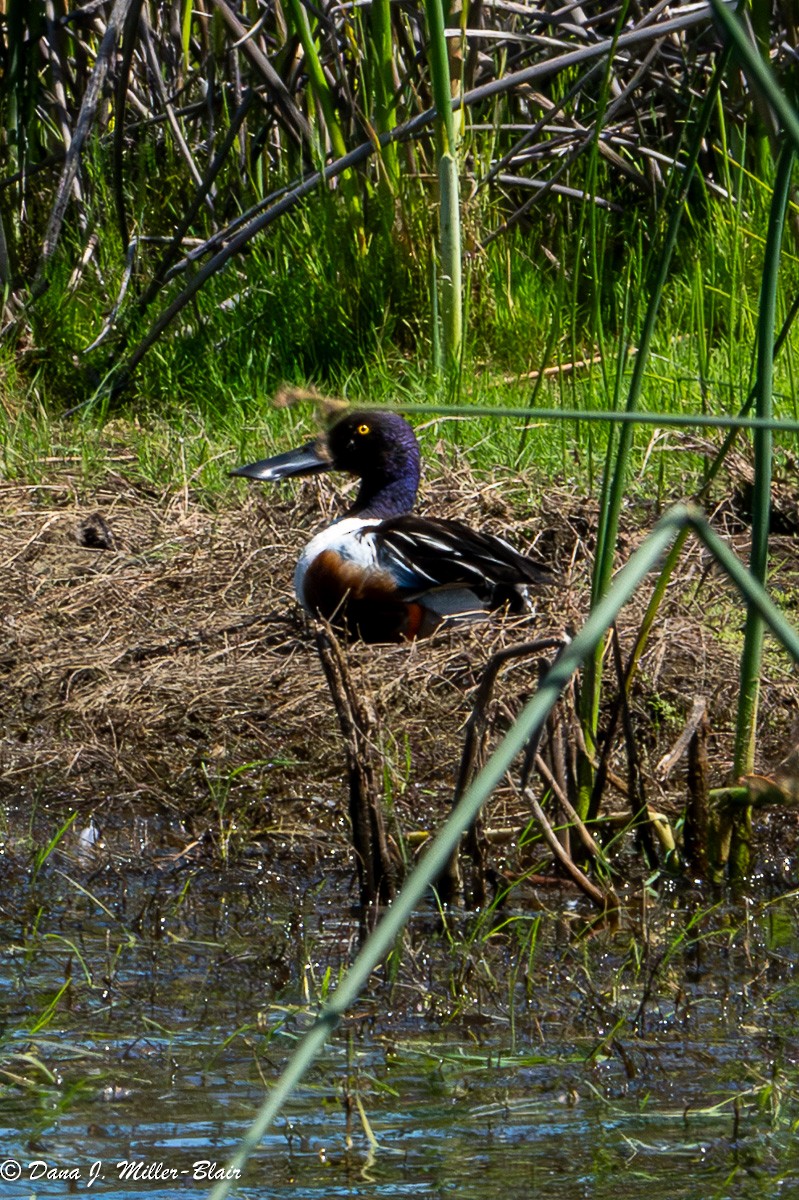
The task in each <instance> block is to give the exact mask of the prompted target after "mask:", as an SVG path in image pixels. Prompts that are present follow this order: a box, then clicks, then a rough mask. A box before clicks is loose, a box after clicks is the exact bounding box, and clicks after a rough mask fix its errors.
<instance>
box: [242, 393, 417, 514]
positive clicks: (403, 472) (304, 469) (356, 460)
mask: <svg viewBox="0 0 799 1200" xmlns="http://www.w3.org/2000/svg"><path fill="white" fill-rule="evenodd" d="M319 471H349V473H350V474H351V475H357V476H358V477H359V478H360V480H361V487H360V490H359V492H358V498H357V500H356V501H355V504H353V506H352V508H351V509H350V512H351V513H352V514H353V515H367V516H379V517H388V516H394V515H397V514H399V513H406V512H410V510H411V509H412V508H413V504H414V501H415V499H416V492H417V489H418V487H419V476H420V473H421V457H420V454H419V443H418V442H417V441H416V435H415V434H414V432H413V430H412V429H411V427H410V425H409V424H408V422H407V421H406V420H404V418H403V417H401V416H400V415H399V413H393V412H378V411H377V410H375V411H368V412H351V413H348V414H347V416H345V417H342V418H341V420H339V421H337V422H336V424H335V425H333V427H332V428H331V429H330V430H329V431H328V433H327V434H326V435H325V436H324V437H321V438H318V439H316V440H315V441H313V442H307V443H306V445H304V446H300V447H299V449H297V450H290V451H289V452H288V454H277V455H275V457H274V458H264V459H261V461H260V462H255V463H250V464H249V465H247V466H245V467H237V468H236V469H235V471H231V474H232V475H244V476H246V477H247V478H248V479H261V480H265V481H267V482H270V483H274V482H276V481H277V480H279V479H288V478H289V477H290V476H292V475H313V474H316V473H317V472H319Z"/></svg>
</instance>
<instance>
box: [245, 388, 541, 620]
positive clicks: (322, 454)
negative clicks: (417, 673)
mask: <svg viewBox="0 0 799 1200" xmlns="http://www.w3.org/2000/svg"><path fill="white" fill-rule="evenodd" d="M332 470H336V471H348V472H350V474H352V475H356V476H358V477H359V478H360V480H361V486H360V489H359V491H358V495H357V498H356V500H355V503H354V504H353V505H352V506H351V508H350V510H349V511H348V513H347V514H346V515H345V516H344V517H342V518H341V519H340V520H338V521H335V522H334V523H333V524H332V525H329V526H327V527H326V528H325V529H323V530H322V531H321V532H320V533H318V534H317V535H316V537H314V538H312V539H311V541H310V542H309V543H308V545H307V546H306V547H305V549H304V550H303V552H302V554H301V556H300V560H299V562H298V563H297V569H296V571H295V573H294V587H295V591H296V593H297V599H298V600H299V601H300V603H301V604H302V606H303V608H305V609H306V611H307V612H309V613H311V614H319V615H321V616H323V617H325V618H326V619H327V620H330V621H332V622H333V623H334V624H335V625H337V626H338V627H339V628H341V629H342V630H344V631H345V632H346V633H348V634H349V635H350V636H352V637H358V638H361V639H362V640H363V641H366V642H395V641H403V640H406V639H412V638H416V637H425V636H427V635H428V634H430V633H432V632H433V631H434V630H435V629H437V628H438V627H439V625H441V624H442V623H443V622H453V621H469V620H474V619H476V618H479V617H480V616H483V615H485V614H486V613H487V612H490V611H491V610H493V609H497V608H502V607H503V606H505V605H507V606H508V607H509V608H510V609H511V610H512V611H514V612H521V611H525V610H530V611H531V610H532V604H531V600H530V588H531V587H536V586H540V585H541V584H545V583H549V582H551V575H550V573H549V571H548V570H547V569H546V567H545V566H544V565H543V564H542V563H540V562H537V561H536V560H535V559H532V558H529V557H527V556H526V555H523V554H519V553H518V551H516V550H514V549H513V547H512V546H510V545H509V544H508V543H507V542H506V541H504V540H503V539H502V538H498V537H494V536H493V535H492V534H487V533H481V532H479V531H477V530H473V529H470V528H469V527H468V526H466V525H462V524H461V523H460V522H459V521H437V520H434V519H431V518H428V517H417V516H413V515H411V509H412V508H413V506H414V504H415V502H416V494H417V491H418V488H419V478H420V474H421V456H420V453H419V443H418V442H417V440H416V435H415V434H414V432H413V430H412V428H411V426H410V425H409V424H408V422H407V421H406V420H405V419H404V418H403V417H401V416H399V414H398V413H393V412H378V411H366V412H352V413H349V414H348V415H347V416H345V417H343V418H342V419H341V420H340V421H338V422H337V423H336V424H335V425H334V426H333V427H332V429H331V430H330V431H329V433H328V434H327V436H326V437H324V438H321V439H319V440H317V441H314V442H308V443H307V444H306V445H305V446H301V447H300V448H299V449H298V450H292V451H290V452H289V453H288V454H279V455H276V456H275V457H274V458H268V459H263V460H262V461H260V462H257V463H251V464H249V465H248V466H245V467H238V468H237V469H236V470H235V471H233V472H232V474H234V475H244V476H247V477H248V478H250V479H260V480H266V481H276V480H279V479H285V478H288V477H289V476H292V475H309V474H312V473H315V472H317V471H332Z"/></svg>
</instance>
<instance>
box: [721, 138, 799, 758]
mask: <svg viewBox="0 0 799 1200" xmlns="http://www.w3.org/2000/svg"><path fill="white" fill-rule="evenodd" d="M793 160H794V148H793V145H792V143H791V142H790V141H789V140H788V139H786V140H785V142H784V144H783V148H782V152H781V154H780V158H779V162H778V164H777V178H776V180H775V184H774V196H773V198H772V202H771V213H770V215H769V225H768V232H767V234H766V249H765V253H764V260H763V279H762V284H761V289H760V310H759V315H758V329H757V385H756V399H755V409H756V412H757V415H758V417H760V419H761V420H763V421H768V420H770V419H771V417H772V404H773V398H772V388H773V379H774V327H775V322H776V308H777V281H778V278H779V266H780V255H781V249H782V233H783V229H784V227H785V214H786V211H787V207H788V197H789V194H790V187H791V175H792V172H793ZM752 441H753V445H754V453H755V482H754V494H753V497H752V548H751V555H750V561H749V569H750V571H751V573H752V576H753V577H754V578H755V579H756V580H757V581H758V583H760V584H763V585H765V582H766V572H767V570H768V542H769V526H770V517H771V456H772V433H771V430H770V429H769V428H768V427H767V426H763V427H761V428H759V429H755V431H754V433H753V435H752ZM763 633H764V625H763V618H762V616H761V614H760V612H759V611H758V610H757V608H756V607H754V606H753V605H751V604H750V606H749V609H748V612H747V618H746V630H745V634H744V648H743V653H742V655H741V690H740V694H739V699H738V722H737V729H736V735H735V754H734V763H733V773H734V774H735V775H736V776H738V775H744V774H750V773H751V772H752V770H753V769H754V761H755V741H756V731H757V709H758V700H759V696H760V675H761V662H762V656H763Z"/></svg>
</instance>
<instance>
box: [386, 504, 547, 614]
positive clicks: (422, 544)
mask: <svg viewBox="0 0 799 1200" xmlns="http://www.w3.org/2000/svg"><path fill="white" fill-rule="evenodd" d="M374 533H375V538H376V541H377V543H378V546H379V557H380V560H381V562H384V563H385V565H386V566H387V568H388V569H389V570H390V571H391V572H392V574H394V575H395V577H396V578H400V579H402V586H403V590H407V591H409V592H413V591H417V592H419V591H425V590H429V589H432V588H453V587H460V588H466V589H468V590H469V591H471V592H473V593H474V595H475V597H476V598H477V599H478V600H479V601H480V602H481V604H483V605H486V606H487V607H490V608H494V607H498V606H500V605H502V604H505V603H509V604H510V606H511V608H513V609H520V608H523V607H525V598H526V588H527V587H529V586H531V585H533V586H536V585H541V584H546V583H552V581H553V577H552V574H551V572H550V571H549V570H547V568H546V567H545V566H544V564H543V563H541V562H537V561H536V560H535V559H533V558H528V557H527V556H525V555H523V554H519V552H518V551H517V550H514V548H513V547H512V546H511V545H509V544H508V542H506V541H505V540H504V539H503V538H499V537H495V536H494V535H493V534H487V533H480V532H478V531H477V530H475V529H470V528H469V526H468V525H462V524H461V522H460V521H436V520H430V519H428V518H426V517H417V516H413V515H406V516H400V517H389V518H388V519H387V520H385V521H381V523H380V525H379V526H378V527H377V529H376V530H375V531H374Z"/></svg>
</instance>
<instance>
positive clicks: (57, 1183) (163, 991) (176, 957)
mask: <svg viewBox="0 0 799 1200" xmlns="http://www.w3.org/2000/svg"><path fill="white" fill-rule="evenodd" d="M317 865H318V870H317V872H316V875H315V876H314V877H313V878H311V877H307V876H303V874H302V873H301V872H297V871H293V872H288V871H284V870H283V869H281V868H279V867H278V866H276V865H275V863H274V862H272V863H270V864H267V863H266V861H265V860H263V859H261V858H260V857H259V856H258V855H253V857H252V859H251V860H249V861H246V862H244V863H240V864H238V865H237V867H236V869H235V870H234V869H229V870H227V871H213V870H210V869H208V867H207V866H205V867H202V868H200V867H198V866H197V865H195V864H191V863H187V862H181V861H180V860H178V861H177V862H176V861H173V860H171V859H170V857H169V855H165V856H164V858H163V859H162V860H159V861H158V862H153V861H149V862H148V863H138V864H137V863H136V862H135V861H134V860H132V859H130V858H128V859H126V860H125V861H124V862H121V861H119V860H115V861H114V862H110V863H105V864H102V863H100V862H99V861H98V862H97V863H95V864H94V869H92V864H87V863H86V862H85V861H79V860H78V858H76V857H75V856H73V857H72V858H71V859H70V858H67V857H60V858H59V857H58V856H57V855H55V856H53V857H52V859H51V860H50V861H49V862H48V863H47V865H46V868H45V869H43V871H42V872H41V873H40V875H39V877H38V878H37V879H35V880H32V879H31V877H30V874H29V873H28V872H27V871H26V870H22V869H21V868H20V867H19V866H15V865H14V863H13V862H11V861H9V864H8V866H9V870H8V871H7V872H6V875H5V880H4V884H5V886H4V889H3V895H2V904H1V905H0V917H1V921H2V923H1V924H0V938H1V941H0V946H2V975H1V976H0V1017H1V1018H2V1041H1V1042H0V1069H1V1070H2V1075H0V1083H1V1084H2V1091H0V1177H2V1179H3V1180H4V1182H3V1183H2V1186H0V1195H1V1196H3V1197H6V1196H7V1197H9V1198H10V1200H17V1198H19V1200H22V1198H23V1197H25V1198H28V1197H31V1196H36V1197H62V1196H68V1195H75V1194H78V1195H80V1194H87V1195H95V1196H96V1195H99V1196H114V1197H120V1198H125V1200H126V1198H127V1197H131V1198H132V1197H142V1196H158V1197H163V1198H164V1200H172V1197H178V1196H180V1197H185V1196H186V1195H187V1194H205V1193H207V1192H208V1190H209V1188H210V1182H209V1179H210V1178H212V1177H214V1176H215V1175H216V1174H218V1173H219V1172H220V1171H221V1170H223V1169H224V1165H225V1163H226V1162H227V1160H228V1159H229V1157H230V1155H231V1154H232V1153H233V1151H234V1149H235V1147H236V1145H237V1142H238V1139H239V1138H240V1137H241V1135H242V1134H243V1133H244V1131H245V1130H246V1128H247V1126H248V1125H249V1123H250V1121H251V1120H252V1118H253V1116H254V1114H255V1112H256V1111H257V1109H258V1106H259V1105H260V1104H261V1102H262V1101H263V1098H264V1094H265V1090H266V1089H267V1088H268V1087H269V1086H270V1084H272V1083H273V1082H274V1081H275V1080H276V1078H277V1077H278V1075H279V1072H280V1070H281V1068H282V1067H283V1065H284V1064H285V1062H286V1061H287V1059H288V1057H289V1055H290V1053H291V1051H292V1050H293V1048H294V1046H295V1045H296V1044H297V1041H298V1039H299V1038H300V1037H301V1035H302V1033H303V1031H304V1030H305V1029H307V1028H308V1025H309V1023H310V1021H311V1019H312V1016H313V1013H314V1011H315V1009H316V1005H317V1003H318V1001H319V999H320V998H321V997H323V995H324V993H325V990H326V989H327V988H328V987H331V986H334V985H335V980H336V978H337V977H338V975H339V972H340V971H341V970H343V969H344V968H345V967H346V964H347V962H348V961H349V960H350V959H351V957H352V954H353V951H354V948H355V946H356V945H357V937H358V930H357V921H356V919H355V917H354V916H353V915H352V914H351V913H350V912H349V910H348V909H347V907H346V906H345V905H342V902H341V897H342V896H349V895H350V894H351V892H352V888H351V879H350V875H349V872H348V871H346V870H344V869H342V866H341V864H340V862H337V861H336V855H335V854H334V853H332V852H331V856H330V861H328V862H323V863H321V864H317ZM527 900H529V905H528V904H527V903H525V905H524V906H520V907H519V908H518V909H516V910H513V911H509V912H506V913H504V914H503V921H502V925H501V927H495V928H494V929H493V930H490V927H489V926H487V925H485V926H482V927H480V926H479V925H478V924H477V923H476V922H475V920H474V919H468V918H467V919H463V920H460V921H459V920H457V919H454V920H453V922H452V924H451V926H450V935H449V937H448V938H444V937H442V936H441V934H440V932H439V927H438V922H437V919H436V917H435V914H434V913H433V912H432V911H427V912H423V913H420V914H419V916H418V918H417V920H416V921H415V923H414V926H413V928H412V930H411V931H410V935H409V938H408V941H407V943H406V945H405V947H404V949H403V951H402V955H401V957H400V959H399V961H397V962H395V963H394V964H393V965H392V966H391V968H390V972H392V973H393V974H391V978H387V977H386V973H385V972H381V973H376V975H375V977H374V979H373V981H372V983H371V986H370V988H369V990H368V992H367V993H366V995H365V996H364V997H363V1000H362V1002H361V1003H360V1004H359V1005H358V1006H357V1008H356V1010H355V1011H354V1012H353V1013H352V1014H351V1015H350V1017H349V1018H348V1019H347V1020H346V1021H345V1022H344V1024H343V1025H342V1027H341V1028H340V1029H339V1030H338V1031H337V1032H336V1034H335V1035H334V1037H333V1039H332V1040H331V1042H330V1043H329V1045H328V1047H327V1049H326V1052H325V1054H324V1055H323V1057H322V1058H321V1059H320V1060H319V1061H318V1062H317V1064H316V1065H315V1067H314V1068H313V1070H312V1071H311V1073H310V1074H309V1075H308V1076H307V1077H306V1079H305V1081H304V1082H303V1084H302V1086H301V1087H300V1089H298V1091H297V1092H296V1093H295V1094H294V1095H293V1097H292V1099H291V1101H290V1102H289V1104H288V1105H287V1107H286V1109H285V1110H284V1112H283V1113H282V1115H281V1117H280V1118H279V1120H278V1122H277V1124H276V1125H275V1126H274V1127H273V1128H272V1129H271V1130H270V1132H269V1134H268V1135H267V1137H266V1138H265V1139H264V1140H263V1142H262V1143H261V1145H260V1147H259V1149H258V1152H257V1154H256V1155H255V1156H254V1157H253V1158H252V1159H251V1161H250V1163H249V1165H248V1167H247V1169H246V1171H245V1173H244V1176H243V1178H242V1180H241V1181H240V1183H239V1184H238V1185H237V1187H236V1189H235V1192H234V1194H235V1195H237V1196H241V1197H259V1198H262V1200H266V1198H271V1197H275V1198H278V1197H280V1198H285V1200H313V1198H315V1197H320V1198H322V1197H324V1200H330V1198H331V1197H369V1198H382V1197H386V1198H387V1197H406V1196H407V1197H414V1198H421V1200H426V1198H427V1197H431V1198H433V1197H436V1198H437V1197H446V1196H450V1195H452V1196H455V1195H457V1196H459V1197H464V1198H465V1200H471V1198H472V1197H474V1200H485V1198H486V1197H502V1200H511V1198H515V1197H529V1196H543V1197H553V1198H554V1197H564V1198H566V1197H568V1198H569V1200H574V1198H575V1197H582V1196H586V1197H588V1196H590V1197H592V1200H597V1198H598V1200H605V1197H607V1198H609V1200H621V1198H623V1197H631V1198H632V1197H641V1196H642V1195H645V1196H646V1197H647V1200H660V1198H661V1197H662V1198H663V1200H666V1198H668V1200H682V1198H685V1200H710V1198H715V1197H719V1198H724V1197H741V1198H748V1197H752V1198H754V1197H758V1198H760V1197H762V1196H764V1195H770V1196H799V1149H797V1145H796V1138H795V1134H794V1132H793V1130H794V1126H795V1123H796V1122H797V1121H798V1120H799V1035H798V1034H797V1030H799V1021H798V1020H797V1018H799V992H798V991H797V984H796V965H797V955H798V953H799V937H798V936H797V934H798V930H797V910H796V902H795V898H794V896H793V895H792V894H788V895H785V896H784V897H782V898H776V897H775V898H774V899H772V900H765V899H763V898H757V899H756V900H750V901H745V900H740V901H736V902H734V903H733V902H725V903H716V904H713V903H712V902H711V901H709V900H707V899H704V900H702V899H701V898H698V897H696V896H691V897H689V896H680V895H678V894H676V893H671V894H670V893H669V892H668V891H667V890H666V891H665V892H664V893H663V894H662V895H661V897H660V899H659V900H657V901H654V902H652V905H650V908H649V911H648V912H647V914H646V919H645V925H646V928H644V918H643V917H642V915H641V911H640V909H639V907H637V906H635V907H634V908H633V909H631V911H630V912H628V913H627V914H625V917H624V918H623V920H622V924H621V927H620V928H619V929H618V930H616V931H608V930H600V931H597V932H595V933H594V934H592V935H589V934H587V932H586V928H587V927H586V923H585V917H586V915H587V913H586V912H580V911H579V909H578V908H577V907H576V906H575V905H574V904H565V903H564V901H563V898H562V897H561V896H559V895H555V896H552V897H543V898H541V897H538V898H536V897H535V896H532V895H531V896H529V897H527ZM544 903H545V904H546V907H544ZM373 1143H376V1144H373ZM14 1164H19V1178H17V1179H15V1178H14V1174H15V1172H16V1170H17V1168H16V1167H15V1166H14ZM198 1164H199V1165H198ZM64 1173H65V1174H66V1175H69V1174H72V1175H73V1176H74V1177H73V1178H65V1177H59V1176H63V1174H64Z"/></svg>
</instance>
